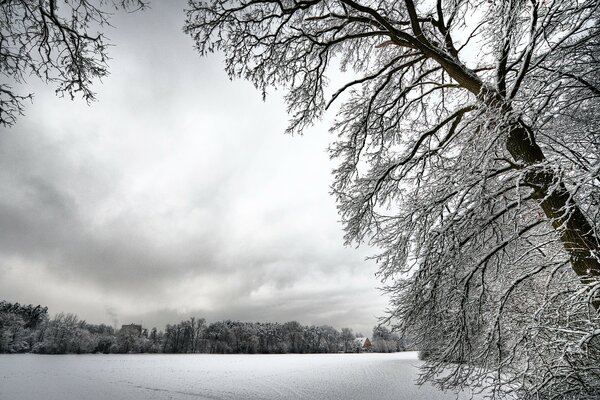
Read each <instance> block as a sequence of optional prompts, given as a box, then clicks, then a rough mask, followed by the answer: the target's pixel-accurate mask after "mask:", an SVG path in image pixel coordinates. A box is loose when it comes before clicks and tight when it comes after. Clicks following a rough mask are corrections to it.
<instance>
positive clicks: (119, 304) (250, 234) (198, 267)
mask: <svg viewBox="0 0 600 400" xmlns="http://www.w3.org/2000/svg"><path fill="white" fill-rule="evenodd" d="M173 4H174V3H172V2H169V5H166V4H165V3H160V2H155V4H154V5H153V7H154V8H153V9H152V10H150V11H148V12H145V13H142V14H131V15H124V16H120V17H118V18H117V19H116V20H115V21H114V23H115V25H116V26H117V29H115V30H113V31H111V32H109V36H111V38H112V41H113V43H114V44H115V48H114V49H113V50H112V53H111V55H112V56H113V60H112V62H111V76H110V77H109V78H108V79H106V81H105V82H103V83H101V84H100V83H99V84H98V85H97V86H96V88H97V90H98V98H99V102H97V103H94V104H93V105H91V106H87V105H86V104H84V103H82V102H79V101H76V102H71V101H67V100H65V99H57V98H55V97H54V96H53V93H52V88H48V87H45V86H43V85H39V84H37V83H35V82H34V83H33V86H35V87H36V89H37V90H36V99H35V102H34V103H33V105H31V106H29V107H28V108H27V110H26V113H27V115H26V117H24V118H22V119H21V120H20V121H19V122H18V124H17V125H16V126H15V127H14V128H12V129H10V130H7V129H4V130H3V131H2V133H1V134H0V185H1V187H2V188H3V189H2V193H3V195H2V196H1V197H0V226H2V229H1V230H0V293H2V295H0V297H2V298H7V299H9V300H13V301H21V302H36V303H44V304H48V305H49V306H50V307H51V311H53V312H58V311H67V312H76V313H78V314H80V316H82V317H83V318H87V319H89V320H91V321H95V322H100V321H102V322H109V323H115V322H117V321H118V322H120V323H125V322H128V321H131V320H136V321H137V320H142V321H144V324H148V325H158V326H161V325H163V324H165V323H167V322H174V321H176V320H178V319H181V318H184V317H186V316H189V315H199V316H204V317H206V318H207V319H209V320H216V319H223V318H231V319H240V320H260V321H268V320H276V321H286V320H298V321H300V322H302V323H305V324H322V323H329V324H332V325H334V326H337V327H341V326H352V327H355V328H356V329H360V330H363V331H365V330H368V329H370V327H371V326H372V325H373V324H374V323H375V321H376V316H377V315H380V314H381V313H382V310H383V307H384V303H385V301H384V300H383V299H382V298H381V297H380V296H379V293H378V292H377V291H376V290H375V289H374V287H375V286H376V285H377V281H376V280H375V278H374V276H373V274H374V272H375V266H374V265H373V264H372V263H367V262H365V261H364V256H365V255H366V254H367V253H368V250H361V251H358V250H355V249H349V248H344V247H343V246H342V244H341V243H342V233H341V227H340V225H339V224H338V223H337V220H338V218H339V217H338V216H337V215H336V211H335V204H334V200H333V198H331V197H330V196H329V195H328V191H329V188H328V183H329V181H330V173H329V171H330V169H331V163H330V162H329V160H328V159H327V155H326V153H325V149H326V147H327V141H328V139H329V138H328V136H327V134H326V133H325V132H326V127H325V126H321V127H317V128H315V129H314V130H313V131H311V132H309V133H308V134H307V135H306V136H304V137H301V138H292V137H289V136H285V135H283V133H282V132H283V130H284V128H285V124H286V115H285V107H284V106H283V104H282V102H281V99H280V98H279V97H277V96H273V97H271V98H269V100H268V101H267V102H266V103H262V102H261V101H260V96H259V94H258V93H256V91H255V90H254V89H253V88H252V87H250V85H248V84H247V83H245V82H230V81H229V80H228V79H227V77H226V76H225V74H224V73H223V72H222V63H221V61H220V60H219V58H218V56H217V57H213V58H209V59H200V58H199V57H198V56H197V54H196V53H195V52H194V51H193V49H192V43H191V41H190V40H189V38H187V37H185V36H184V35H183V34H182V33H181V29H180V26H181V25H182V21H183V13H182V12H181V11H180V10H181V9H182V8H183V6H184V4H183V3H182V4H177V6H174V5H173Z"/></svg>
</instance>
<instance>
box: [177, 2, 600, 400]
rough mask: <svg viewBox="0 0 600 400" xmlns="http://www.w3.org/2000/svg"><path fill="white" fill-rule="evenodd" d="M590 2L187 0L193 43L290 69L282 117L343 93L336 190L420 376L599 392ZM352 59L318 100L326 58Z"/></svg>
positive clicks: (281, 81)
mask: <svg viewBox="0 0 600 400" xmlns="http://www.w3.org/2000/svg"><path fill="white" fill-rule="evenodd" d="M599 8H600V2H598V1H592V0H588V1H586V0H569V1H536V0H507V1H478V0H470V1H467V0H447V1H444V0H438V1H435V2H434V1H423V2H414V1H412V0H405V1H399V2H396V1H367V0H365V1H360V2H357V1H354V0H272V1H266V0H238V1H218V0H214V1H209V2H203V1H196V0H191V1H190V3H189V10H188V19H187V22H186V27H185V29H186V31H187V32H188V33H189V34H190V35H192V37H193V38H194V39H195V41H196V44H197V48H198V50H199V51H200V53H201V54H206V53H208V52H213V51H222V52H223V53H224V54H225V57H226V69H227V72H228V73H229V74H230V75H231V76H232V77H242V78H245V79H248V80H250V81H251V82H253V83H254V84H255V85H256V87H257V88H259V89H260V90H262V91H263V93H266V90H267V88H269V87H270V86H279V87H285V88H286V89H287V97H286V99H287V102H288V104H289V111H290V114H291V122H290V127H289V131H290V132H299V131H302V129H303V128H305V127H306V126H308V125H310V124H311V123H313V121H315V119H317V118H319V117H320V116H321V115H322V113H323V112H324V110H325V109H326V108H327V107H329V105H330V104H331V102H333V101H335V100H336V99H343V104H342V105H341V108H340V111H339V114H338V118H337V121H336V123H335V125H334V126H333V127H332V132H334V133H335V134H337V140H336V141H335V143H333V145H332V146H331V155H332V157H333V158H335V159H336V160H338V162H339V167H338V168H337V169H336V170H335V171H334V174H335V183H334V185H333V191H334V193H335V195H336V196H337V199H338V202H339V209H340V213H341V215H342V217H343V221H344V223H345V229H346V240H347V241H348V242H349V243H350V242H356V243H361V242H363V241H368V242H369V243H371V244H372V245H374V246H376V247H377V248H378V249H380V253H379V254H378V255H377V256H376V257H375V259H376V260H377V261H378V262H379V265H380V271H379V275H380V277H381V278H382V280H384V281H385V282H386V285H387V286H386V288H387V289H386V290H388V291H389V292H390V293H391V295H392V298H393V300H392V304H391V307H390V310H389V311H390V314H389V318H390V319H391V320H394V321H397V328H398V329H399V330H401V331H410V332H412V333H413V334H416V336H417V338H419V339H420V340H421V346H422V348H423V349H424V352H426V353H427V356H428V357H427V359H428V363H427V367H426V371H425V374H424V378H425V379H430V380H434V381H436V382H438V383H439V384H440V385H442V386H444V387H451V388H456V387H462V386H465V385H472V387H478V388H480V389H481V390H484V389H485V390H486V393H488V394H491V395H492V396H494V397H496V398H502V397H504V396H512V395H514V394H517V395H518V396H520V397H522V398H557V399H558V398H561V399H562V398H577V399H586V398H589V399H591V398H597V397H598V396H599V395H600V320H599V318H598V312H597V311H598V309H599V308H600V282H599V280H598V277H599V276H600V244H599V241H598V237H599V234H598V227H599V224H600V219H599V212H600V208H599V200H598V199H600V176H599V174H600V160H599V156H600V148H599V144H600V140H599V139H600V137H599V135H598V134H599V132H598V126H599V122H600V104H599V101H598V100H599V98H600V90H599V89H600V73H599V72H600V69H599V64H598V54H600V53H599V50H600V41H599V37H600V36H599V35H600V25H599V24H600V21H599V16H600V14H599ZM337 63H339V65H341V67H342V69H347V68H348V69H353V71H354V72H355V73H356V74H357V75H358V76H359V77H358V78H356V79H354V80H351V81H349V82H347V84H345V85H344V86H343V87H341V88H339V90H338V91H337V92H335V93H334V95H333V97H332V98H331V99H326V98H325V86H326V84H327V82H328V80H327V75H326V74H327V73H328V71H329V70H330V69H331V68H332V67H334V66H336V65H337Z"/></svg>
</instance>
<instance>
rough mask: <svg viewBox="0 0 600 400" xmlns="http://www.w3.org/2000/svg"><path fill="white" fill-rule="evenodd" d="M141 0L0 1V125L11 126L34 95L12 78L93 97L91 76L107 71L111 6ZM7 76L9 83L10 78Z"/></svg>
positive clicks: (128, 6) (135, 5)
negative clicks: (33, 78) (106, 32)
mask: <svg viewBox="0 0 600 400" xmlns="http://www.w3.org/2000/svg"><path fill="white" fill-rule="evenodd" d="M145 6H146V1H145V0H108V1H102V0H97V1H87V0H2V1H0V74H1V75H2V80H3V82H1V83H0V125H4V126H10V125H12V124H14V123H15V121H16V119H17V117H18V116H19V115H22V114H23V110H24V104H23V102H24V101H26V100H28V99H31V98H32V97H33V94H32V93H21V92H19V91H18V90H17V89H16V88H15V87H14V84H17V85H19V86H23V85H26V83H27V79H28V78H29V77H30V76H32V75H33V76H36V77H38V78H40V79H42V80H43V81H44V82H46V83H53V84H56V93H57V94H59V95H61V96H64V95H65V94H66V95H68V96H70V97H71V98H74V96H75V95H81V96H82V97H83V98H84V99H85V100H87V101H91V100H94V92H93V91H92V89H91V85H92V82H93V81H94V80H95V79H100V78H102V77H104V76H106V75H107V73H108V71H107V60H108V55H107V48H108V46H109V44H108V41H107V39H106V37H105V36H104V35H103V34H102V33H100V32H99V30H100V29H102V28H103V27H104V26H106V25H108V24H109V19H110V16H111V9H112V10H114V9H125V10H129V11H131V10H137V9H142V8H144V7H145ZM11 82H12V83H11Z"/></svg>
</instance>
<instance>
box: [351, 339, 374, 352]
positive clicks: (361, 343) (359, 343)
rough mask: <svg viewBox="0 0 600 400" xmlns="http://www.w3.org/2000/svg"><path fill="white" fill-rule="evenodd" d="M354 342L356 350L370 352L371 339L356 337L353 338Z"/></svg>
mask: <svg viewBox="0 0 600 400" xmlns="http://www.w3.org/2000/svg"><path fill="white" fill-rule="evenodd" d="M354 344H355V346H356V352H357V353H362V352H363V351H366V352H370V351H371V347H372V345H371V341H370V340H369V338H364V337H357V338H356V339H354Z"/></svg>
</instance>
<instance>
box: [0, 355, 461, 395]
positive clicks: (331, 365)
mask: <svg viewBox="0 0 600 400" xmlns="http://www.w3.org/2000/svg"><path fill="white" fill-rule="evenodd" d="M420 363H421V361H419V360H418V359H417V355H416V353H415V352H406V353H393V354H375V353H373V354H368V353H367V354H364V353H363V354H286V355H208V354H190V355H166V354H160V355H149V354H135V355H133V354H132V355H65V356H44V355H33V354H23V355H0V399H1V400H37V399H40V400H41V399H43V400H85V399H90V400H96V399H124V400H138V399H139V400H142V399H144V400H147V399H174V400H186V399H210V400H229V399H264V400H275V399H314V400H317V399H319V400H338V399H339V400H352V399H356V400H359V399H360V400H368V399H376V400H388V399H389V400H392V399H393V400H413V399H415V400H416V399H424V400H425V399H426V400H445V399H448V400H451V399H456V394H454V393H444V392H441V391H439V390H437V389H435V388H433V387H432V386H428V385H424V386H417V385H416V384H415V379H416V378H417V375H418V366H419V364H420ZM459 398H464V399H466V398H470V396H468V395H467V394H466V393H465V394H461V395H460V397H459Z"/></svg>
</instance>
